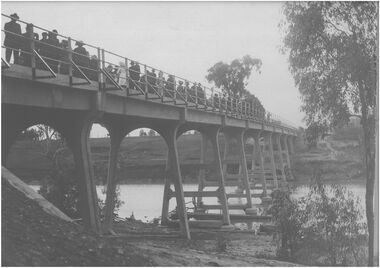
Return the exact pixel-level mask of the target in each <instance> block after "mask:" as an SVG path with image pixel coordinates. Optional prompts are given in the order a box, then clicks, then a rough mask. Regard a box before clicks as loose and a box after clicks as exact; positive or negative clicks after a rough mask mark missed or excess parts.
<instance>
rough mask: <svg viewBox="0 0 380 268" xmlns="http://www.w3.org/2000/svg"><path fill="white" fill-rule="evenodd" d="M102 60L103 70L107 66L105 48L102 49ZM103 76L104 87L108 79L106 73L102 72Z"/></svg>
mask: <svg viewBox="0 0 380 268" xmlns="http://www.w3.org/2000/svg"><path fill="white" fill-rule="evenodd" d="M101 59H102V61H101V63H102V65H101V66H100V68H102V69H103V70H104V69H105V68H106V58H105V54H104V49H102V58H101ZM101 77H102V88H103V87H104V88H105V87H106V79H105V77H104V74H103V73H102V74H101Z"/></svg>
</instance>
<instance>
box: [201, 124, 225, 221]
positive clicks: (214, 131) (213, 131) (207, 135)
mask: <svg viewBox="0 0 380 268" xmlns="http://www.w3.org/2000/svg"><path fill="white" fill-rule="evenodd" d="M219 130H220V128H219V127H212V128H209V129H207V130H204V131H203V132H201V133H202V137H203V139H202V140H204V141H203V143H206V144H207V141H210V143H211V146H212V150H213V154H214V165H215V171H216V176H217V178H218V183H219V188H218V190H219V199H220V203H221V205H222V213H223V214H222V217H223V218H222V220H223V225H231V220H230V214H229V210H228V201H227V195H226V187H225V180H224V173H223V167H222V160H221V157H220V150H219V141H218V139H219ZM202 190H203V189H202Z"/></svg>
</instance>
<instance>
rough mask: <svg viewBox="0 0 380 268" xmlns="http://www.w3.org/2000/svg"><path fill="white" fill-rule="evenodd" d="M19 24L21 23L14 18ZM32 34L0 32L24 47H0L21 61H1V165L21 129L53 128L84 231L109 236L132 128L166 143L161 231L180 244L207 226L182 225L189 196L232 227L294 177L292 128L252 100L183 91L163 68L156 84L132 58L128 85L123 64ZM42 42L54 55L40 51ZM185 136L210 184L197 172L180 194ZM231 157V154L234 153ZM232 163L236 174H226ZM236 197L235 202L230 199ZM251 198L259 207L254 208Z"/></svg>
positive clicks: (103, 53) (96, 51)
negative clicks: (100, 189)
mask: <svg viewBox="0 0 380 268" xmlns="http://www.w3.org/2000/svg"><path fill="white" fill-rule="evenodd" d="M2 16H3V18H4V19H7V18H10V17H9V16H6V15H4V14H2ZM18 23H21V24H26V23H25V22H23V21H21V20H18ZM31 28H32V29H31V32H30V33H29V34H26V35H17V34H15V33H12V32H9V31H6V30H2V31H3V36H4V35H7V36H8V37H9V36H11V35H13V36H16V37H17V39H18V40H19V42H20V43H22V44H23V45H20V46H19V47H17V46H16V45H12V46H6V45H3V46H2V47H3V50H5V49H8V50H12V51H16V52H18V53H19V55H20V57H19V59H18V60H17V62H12V63H11V62H7V61H6V60H4V58H2V72H1V74H2V82H1V83H2V84H1V85H2V159H3V164H4V163H5V161H6V159H7V156H8V153H9V150H10V148H11V145H12V144H13V143H14V142H15V141H16V138H17V136H18V135H19V134H20V133H21V132H22V131H23V130H25V129H27V128H29V127H30V126H33V125H37V124H45V125H49V126H51V127H53V128H54V129H55V130H57V131H58V132H59V133H60V134H61V135H62V137H64V139H65V141H66V142H67V146H68V147H69V148H70V149H71V151H72V153H73V155H74V161H75V169H76V173H77V176H78V178H79V180H80V182H79V183H80V192H81V195H80V196H81V200H80V204H81V214H82V218H83V222H84V224H85V225H86V226H87V227H89V228H91V229H93V230H94V231H96V232H98V233H104V232H109V231H112V222H113V210H114V206H115V204H114V200H115V198H114V195H115V189H116V183H117V182H116V169H117V158H118V149H119V147H120V144H121V142H122V140H123V139H124V137H125V136H126V135H127V134H128V133H130V132H131V131H133V130H135V129H138V128H151V129H153V130H155V131H156V132H157V133H159V134H160V135H161V136H162V137H163V139H164V140H165V142H166V145H167V148H168V153H167V164H166V171H165V174H166V177H165V187H164V198H163V204H162V213H161V215H162V216H161V224H163V225H170V224H178V225H179V227H180V230H181V233H182V234H183V236H184V237H186V238H190V227H191V226H192V225H194V226H202V224H203V225H207V224H210V220H202V219H198V220H195V221H189V217H188V213H187V212H186V206H185V200H186V199H187V198H194V199H196V202H197V209H198V210H199V211H208V210H219V211H220V214H221V217H220V219H218V220H214V221H213V222H212V223H213V224H215V225H216V226H219V227H220V228H230V227H231V217H230V211H232V210H241V211H244V212H245V214H248V215H249V214H256V213H257V208H258V206H260V205H265V204H266V203H268V202H270V191H272V190H273V189H278V188H281V187H286V185H287V183H288V181H289V180H291V179H292V173H291V156H292V154H294V141H295V138H296V137H297V128H296V127H295V126H293V125H292V124H291V123H289V122H288V121H286V120H283V119H281V118H280V117H278V116H276V115H274V114H271V113H269V112H265V111H262V110H260V109H258V108H257V107H255V104H254V103H253V102H250V101H249V100H242V99H237V98H232V97H226V96H225V95H224V94H223V93H222V92H218V91H217V90H215V89H212V88H206V87H203V86H200V85H198V88H197V89H196V90H192V89H191V88H190V87H187V86H186V85H187V84H188V82H189V81H188V80H186V79H184V78H181V77H178V76H174V75H171V74H168V73H165V72H163V71H160V73H159V76H158V78H157V77H155V78H156V79H152V76H154V75H153V73H154V72H153V69H155V68H153V67H150V66H148V65H146V64H142V63H139V62H137V61H133V62H134V63H135V64H139V65H140V66H142V67H143V68H142V70H141V71H140V72H139V77H140V79H135V77H136V74H134V75H132V76H134V77H131V69H130V68H129V67H130V66H131V62H132V60H131V59H129V58H127V57H123V56H120V55H117V54H115V53H112V52H109V51H107V50H104V49H101V48H98V47H96V46H92V45H90V44H86V43H84V42H81V41H78V40H74V39H72V38H70V37H67V36H63V35H57V34H55V35H56V36H58V37H59V38H61V40H65V41H66V42H67V43H66V42H65V43H66V46H54V45H51V44H50V45H49V44H46V43H44V44H42V42H41V41H40V40H37V39H34V33H40V35H41V32H42V31H45V32H49V33H51V34H53V35H54V33H52V32H50V31H48V30H46V29H44V28H41V27H38V26H35V25H32V26H31ZM74 42H76V43H78V42H79V43H81V44H82V45H83V46H84V47H86V49H87V50H88V51H89V53H90V54H91V53H93V54H95V55H96V58H95V57H93V59H94V60H95V63H96V64H95V65H94V64H92V65H91V64H87V63H84V62H85V61H80V60H78V59H80V58H78V57H84V55H83V54H78V53H76V52H75V51H74V50H73V48H72V47H73V45H74ZM42 45H45V46H46V47H47V48H48V49H50V51H55V52H56V53H58V54H59V55H61V56H60V57H59V58H58V57H57V56H55V55H57V54H54V53H51V54H50V55H49V54H47V53H44V51H43V50H42ZM3 55H4V54H3ZM86 58H87V59H89V56H88V55H86ZM94 66H95V67H94ZM110 66H111V67H112V68H111V67H110ZM115 69H117V72H116V74H115V71H114V70H115ZM156 70H157V69H156ZM165 77H167V79H165V80H166V81H165V80H164V78H165ZM153 78H154V77H153ZM163 82H165V83H163ZM191 84H194V83H189V85H191ZM184 85H185V86H184ZM94 123H99V124H101V125H102V126H104V127H105V128H106V129H107V130H108V132H109V136H110V144H111V145H110V153H109V165H108V175H107V193H106V212H105V219H104V221H103V222H101V220H100V215H99V208H98V201H97V194H96V183H95V179H94V170H93V165H92V160H91V152H90V143H89V134H90V130H91V127H92V125H93V124H94ZM189 130H196V131H199V132H200V133H201V135H202V144H201V147H202V150H201V152H202V153H201V156H200V163H201V164H202V163H205V161H206V159H205V158H206V150H207V148H208V147H207V146H208V145H211V147H210V148H212V152H213V156H214V161H213V172H214V176H213V178H209V177H208V176H207V175H206V172H205V169H204V168H200V171H199V187H198V190H197V191H184V189H183V183H182V175H181V165H180V162H179V158H178V149H177V139H178V138H179V137H180V136H181V135H182V134H184V133H185V132H187V131H189ZM221 135H223V136H224V144H225V148H224V155H223V156H221V153H220V151H221V150H220V144H219V139H220V137H221ZM248 139H249V140H250V141H252V143H253V144H254V146H253V151H252V152H251V153H250V154H247V153H246V152H245V151H246V150H245V144H246V141H247V140H248ZM233 150H235V151H236V150H237V151H238V154H237V155H236V154H234V155H233V154H232V153H231V152H232V151H233ZM229 165H235V166H238V168H237V169H236V170H235V172H233V173H230V171H231V169H230V168H229ZM230 186H236V187H237V188H238V189H239V191H237V192H232V193H229V192H227V191H226V187H230ZM209 197H214V198H216V199H217V200H218V203H217V204H207V202H205V199H206V198H209ZM147 198H149V197H147ZM172 198H174V199H175V200H176V205H177V215H178V220H172V219H170V217H169V201H170V199H172ZM236 198H238V199H240V200H242V201H241V202H240V203H238V204H236V202H235V203H231V202H230V200H232V199H236ZM253 198H258V199H259V200H261V202H260V203H259V204H254V203H253V202H252V199H253ZM127 205H128V204H127Z"/></svg>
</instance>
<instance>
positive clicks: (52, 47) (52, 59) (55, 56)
mask: <svg viewBox="0 0 380 268" xmlns="http://www.w3.org/2000/svg"><path fill="white" fill-rule="evenodd" d="M57 35H58V31H57V30H53V31H51V32H49V33H48V37H49V38H48V40H47V43H48V44H49V46H47V47H46V49H47V54H48V55H47V57H48V58H49V59H46V60H45V61H46V63H48V64H49V66H50V68H51V69H52V70H53V72H55V73H58V60H59V59H60V52H61V51H60V49H59V47H60V44H59V40H58V38H57Z"/></svg>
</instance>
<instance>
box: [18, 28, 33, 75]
mask: <svg viewBox="0 0 380 268" xmlns="http://www.w3.org/2000/svg"><path fill="white" fill-rule="evenodd" d="M25 30H26V32H25V33H23V34H22V36H23V38H22V39H21V41H22V42H21V46H20V48H21V51H22V52H21V59H22V61H23V62H22V63H21V64H23V65H25V66H29V67H30V66H31V57H30V52H31V48H30V44H31V41H30V40H31V39H33V38H34V34H33V24H31V23H28V24H27V25H26V29H25Z"/></svg>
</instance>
